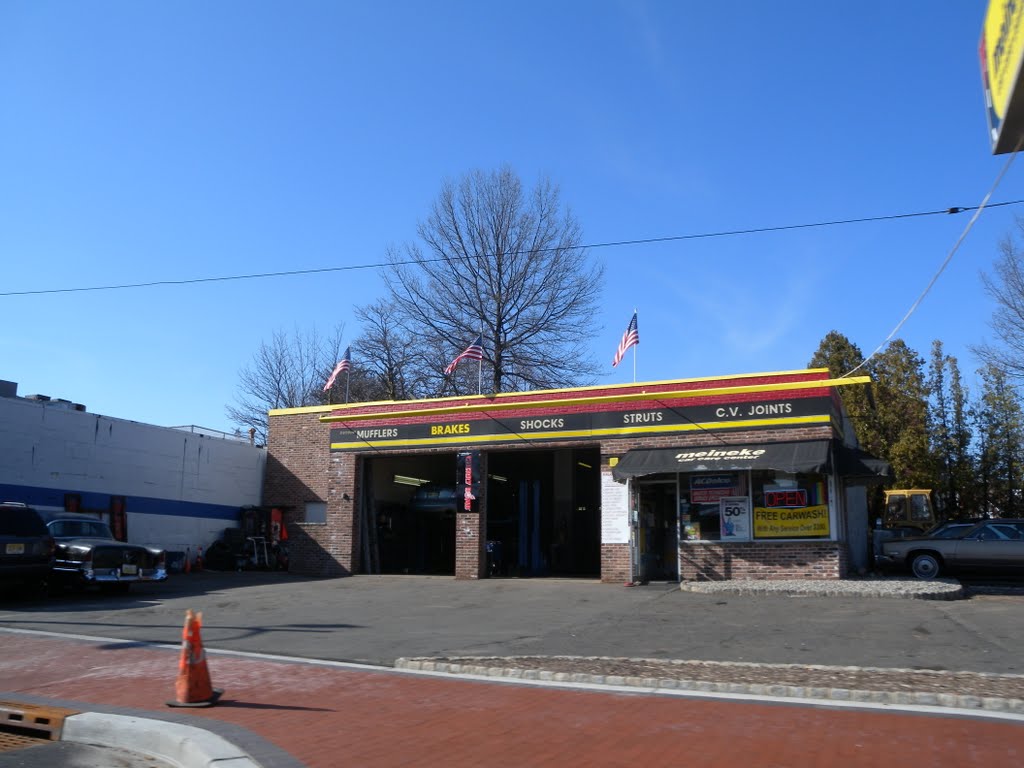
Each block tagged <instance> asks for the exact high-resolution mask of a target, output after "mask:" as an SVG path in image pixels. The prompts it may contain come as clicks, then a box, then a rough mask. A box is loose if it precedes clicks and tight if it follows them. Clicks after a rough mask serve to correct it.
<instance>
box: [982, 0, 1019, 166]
mask: <svg viewBox="0 0 1024 768" xmlns="http://www.w3.org/2000/svg"><path fill="white" fill-rule="evenodd" d="M978 53H979V55H980V57H981V76H982V81H983V85H984V88H985V99H986V101H987V102H988V104H987V106H988V122H989V133H990V135H991V139H992V146H993V151H994V152H995V153H996V154H1002V153H1004V152H1012V151H1013V150H1014V149H1015V148H1016V143H1015V142H1012V139H1014V138H1015V137H1016V136H1018V135H1019V134H1020V132H1021V115H1020V112H1021V98H1020V97H1021V94H1019V93H1018V91H1024V84H1022V83H1020V82H1019V80H1020V72H1021V61H1022V60H1024V3H1020V2H1006V1H1005V0H990V2H989V5H988V10H987V11H986V12H985V22H984V25H983V27H982V34H981V44H980V46H979V49H978ZM1014 96H1018V98H1017V99H1016V100H1015V99H1014ZM1000 138H1002V141H1000ZM1011 143H1013V146H1011Z"/></svg>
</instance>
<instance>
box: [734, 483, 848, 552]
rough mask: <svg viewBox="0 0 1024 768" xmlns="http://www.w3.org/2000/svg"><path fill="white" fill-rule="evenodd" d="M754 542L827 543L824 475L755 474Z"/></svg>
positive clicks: (829, 529)
mask: <svg viewBox="0 0 1024 768" xmlns="http://www.w3.org/2000/svg"><path fill="white" fill-rule="evenodd" d="M751 485H752V486H753V489H754V499H753V501H754V510H753V518H754V519H753V529H754V538H755V539H827V538H829V537H830V535H831V532H832V531H831V527H830V525H829V509H828V482H827V481H826V478H825V476H824V475H817V474H813V475H812V474H790V473H787V472H773V471H767V470H765V471H756V472H752V473H751Z"/></svg>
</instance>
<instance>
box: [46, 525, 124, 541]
mask: <svg viewBox="0 0 1024 768" xmlns="http://www.w3.org/2000/svg"><path fill="white" fill-rule="evenodd" d="M50 533H51V534H53V536H54V537H55V538H90V539H112V538H114V535H113V534H112V533H111V532H110V528H109V527H108V526H107V524H106V523H103V522H100V521H99V520H54V521H53V522H51V523H50Z"/></svg>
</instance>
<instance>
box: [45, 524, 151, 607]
mask: <svg viewBox="0 0 1024 768" xmlns="http://www.w3.org/2000/svg"><path fill="white" fill-rule="evenodd" d="M46 525H47V527H48V528H49V529H50V534H51V535H52V536H53V539H54V541H55V542H56V543H57V556H56V560H55V561H54V564H53V575H54V582H55V583H64V584H70V585H72V586H76V587H84V586H89V585H93V584H96V585H99V586H100V587H104V588H107V589H112V590H119V591H122V592H127V591H128V590H129V589H130V588H131V585H132V584H134V583H136V582H139V581H164V580H165V579H166V578H167V553H166V552H164V551H163V550H161V549H150V548H149V547H141V546H138V545H137V544H126V543H124V542H123V541H117V540H116V539H115V538H114V535H113V533H111V531H110V526H108V525H107V524H106V523H105V522H103V521H102V520H97V519H94V518H90V517H74V518H72V517H58V518H56V519H54V520H50V521H49V522H48V523H47V524H46Z"/></svg>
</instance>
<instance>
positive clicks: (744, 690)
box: [395, 656, 1024, 715]
mask: <svg viewBox="0 0 1024 768" xmlns="http://www.w3.org/2000/svg"><path fill="white" fill-rule="evenodd" d="M548 658H552V659H557V658H565V659H585V660H590V661H602V660H607V661H622V659H621V658H615V657H608V656H562V657H557V656H553V657H548ZM630 660H631V661H658V662H659V663H664V662H665V660H664V659H655V660H652V659H630ZM470 661H471V660H470ZM686 663H687V662H684V661H681V662H679V664H680V665H681V666H682V665H684V664H686ZM701 663H702V664H716V665H721V666H722V667H746V668H751V667H757V668H761V669H780V670H781V669H786V668H797V667H799V668H801V669H821V670H828V669H845V670H848V671H859V672H880V673H881V672H884V673H890V674H904V673H914V672H915V671H917V670H911V669H888V668H882V667H838V668H837V667H828V666H825V665H803V664H754V663H749V662H727V661H722V662H701ZM395 667H396V668H398V669H408V670H412V671H421V672H440V673H446V674H451V675H472V676H474V677H490V678H502V679H504V680H508V681H514V680H530V681H541V682H552V683H584V684H587V685H598V686H600V685H607V686H625V687H632V688H643V689H646V690H648V691H652V692H656V691H659V690H660V691H679V692H682V691H688V692H692V693H739V694H745V695H750V696H772V697H778V698H794V699H823V700H827V701H842V702H865V703H871V704H889V705H894V706H927V707H948V708H955V709H964V710H980V711H985V712H1005V713H1009V714H1013V715H1024V700H1022V699H1004V698H999V697H995V696H963V695H959V694H952V693H916V692H913V691H864V690H851V689H847V688H825V687H812V686H796V685H771V684H760V683H723V682H713V681H708V680H686V679H681V678H680V679H676V678H652V677H625V676H621V675H592V674H587V673H582V672H552V671H548V670H542V669H512V668H509V667H487V666H478V665H475V664H472V663H458V664H453V663H448V662H443V661H435V660H432V659H424V658H400V659H396V660H395ZM947 674H952V673H947ZM977 674H978V675H981V676H987V677H993V678H998V677H1005V675H992V674H989V673H983V672H979V673H977Z"/></svg>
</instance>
